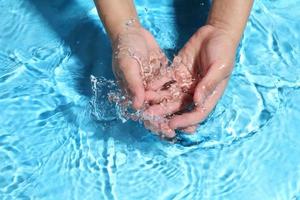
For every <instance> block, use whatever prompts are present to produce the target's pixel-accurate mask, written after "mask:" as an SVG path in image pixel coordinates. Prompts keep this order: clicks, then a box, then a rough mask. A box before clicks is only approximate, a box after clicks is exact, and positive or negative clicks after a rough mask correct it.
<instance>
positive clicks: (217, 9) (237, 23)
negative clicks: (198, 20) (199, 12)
mask: <svg viewBox="0 0 300 200" xmlns="http://www.w3.org/2000/svg"><path fill="white" fill-rule="evenodd" d="M252 5H253V0H214V1H213V4H212V7H211V10H210V14H209V17H208V21H207V23H208V24H210V25H213V26H214V27H217V28H220V29H222V30H224V31H225V32H226V33H228V34H229V35H230V36H231V37H232V39H233V41H234V42H235V43H236V44H238V43H239V41H240V38H241V36H242V34H243V31H244V28H245V25H246V23H247V20H248V17H249V14H250V11H251V8H252Z"/></svg>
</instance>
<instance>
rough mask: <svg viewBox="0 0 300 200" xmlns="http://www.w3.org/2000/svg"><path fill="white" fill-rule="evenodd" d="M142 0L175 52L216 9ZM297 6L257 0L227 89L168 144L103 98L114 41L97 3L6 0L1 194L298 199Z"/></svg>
mask: <svg viewBox="0 0 300 200" xmlns="http://www.w3.org/2000/svg"><path fill="white" fill-rule="evenodd" d="M136 5H137V9H138V11H139V16H140V19H141V22H142V23H143V24H144V26H145V27H146V28H147V29H148V30H150V31H151V32H152V34H153V35H154V36H155V37H156V39H157V41H158V43H159V44H160V45H161V47H162V48H163V49H164V51H165V52H166V53H167V54H168V56H169V57H170V58H171V57H172V56H173V55H174V54H175V53H176V52H177V51H178V50H179V49H180V48H181V47H182V46H183V44H184V43H185V41H186V40H187V39H188V38H189V37H190V36H191V35H192V33H193V32H194V31H195V30H196V29H197V27H199V26H200V25H203V23H204V22H205V19H206V16H207V13H208V9H209V1H205V0H202V1H201V0H200V1H199V0H190V1H184V0H166V1H155V0H138V1H136ZM299 5H300V0H294V1H291V0H288V1H287V0H272V1H271V0H261V1H256V2H255V5H254V8H253V10H252V13H251V16H250V19H249V22H248V24H247V28H246V31H245V34H244V37H243V39H242V40H241V43H240V46H239V50H238V53H237V58H236V65H235V69H234V71H233V74H232V77H231V80H230V84H229V86H228V88H227V90H226V92H225V94H224V96H223V98H222V99H221V101H220V102H219V104H218V105H217V107H216V108H215V110H214V111H213V113H212V114H211V115H210V116H209V118H208V119H207V120H206V121H205V122H203V123H202V124H201V126H199V128H198V130H197V134H196V135H193V136H186V135H183V134H180V133H179V134H178V138H177V142H175V143H170V142H167V141H162V140H160V139H159V138H158V137H156V136H155V135H153V134H151V133H150V132H149V131H147V130H146V129H144V128H143V126H142V125H141V124H139V123H136V122H132V121H126V120H125V119H123V118H122V116H121V115H120V110H119V108H118V106H116V105H113V104H111V103H110V102H109V101H108V100H107V93H108V92H110V91H114V90H116V86H115V83H114V78H113V74H112V71H111V48H110V44H109V41H108V39H107V36H106V33H105V31H104V29H103V26H102V25H101V23H100V21H99V19H98V16H97V13H96V10H95V8H94V5H93V2H92V1H84V0H75V1H69V0H53V1H40V0H9V1H5V0H0V8H1V12H0V19H1V20H0V108H1V115H0V199H3V200H6V199H7V200H10V199H22V200H23V199H47V200H51V199H53V200H59V199H63V200H65V199H80V200H82V199H84V200H94V199H101V200H102V199H107V200H110V199H121V200H126V199H128V200H135V199H137V200H142V199H151V200H152V199H163V200H169V199H176V200H179V199H180V200H181V199H187V200H190V199H191V200H194V199H195V200H198V199H199V200H215V199H216V200H219V199H222V200H225V199H230V200H231V199H233V200H235V199H245V200H246V199H247V200H248V199H249V200H250V199H251V200H252V199H253V200H260V199H263V200H274V199H278V200H299V199H300V156H299V155H300V124H299V121H300V104H299V102H300V42H299V41H300V34H299V30H300V21H299V18H300V12H299ZM91 77H92V81H91Z"/></svg>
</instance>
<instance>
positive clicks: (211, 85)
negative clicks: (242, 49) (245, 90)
mask: <svg viewBox="0 0 300 200" xmlns="http://www.w3.org/2000/svg"><path fill="white" fill-rule="evenodd" d="M230 72H231V71H230V70H228V67H226V66H225V65H223V64H218V63H217V64H213V65H212V66H211V67H210V68H209V70H208V72H207V73H206V75H205V76H204V78H203V79H202V80H201V81H200V82H199V83H198V85H197V86H196V88H195V93H194V102H195V103H196V104H198V105H199V106H203V105H204V103H205V101H206V99H207V98H208V97H209V96H211V95H212V94H214V92H215V91H216V88H217V87H218V85H219V84H220V83H221V82H223V81H224V80H226V79H228V77H229V76H230Z"/></svg>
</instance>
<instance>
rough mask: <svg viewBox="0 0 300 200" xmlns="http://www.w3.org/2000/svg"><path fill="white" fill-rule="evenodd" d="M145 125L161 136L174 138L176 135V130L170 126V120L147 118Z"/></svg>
mask: <svg viewBox="0 0 300 200" xmlns="http://www.w3.org/2000/svg"><path fill="white" fill-rule="evenodd" d="M144 126H145V127H146V128H147V129H149V130H150V131H152V132H154V133H156V134H159V135H160V136H161V137H167V138H173V137H175V136H176V133H175V131H174V130H172V129H171V128H170V127H169V125H168V122H157V121H150V120H145V121H144Z"/></svg>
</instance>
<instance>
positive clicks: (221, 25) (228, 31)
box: [207, 19, 242, 46]
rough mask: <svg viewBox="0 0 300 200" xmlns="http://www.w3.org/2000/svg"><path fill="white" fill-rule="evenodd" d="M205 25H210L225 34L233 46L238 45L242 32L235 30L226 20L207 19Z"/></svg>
mask: <svg viewBox="0 0 300 200" xmlns="http://www.w3.org/2000/svg"><path fill="white" fill-rule="evenodd" d="M207 26H210V27H212V28H213V29H215V30H218V31H220V32H222V33H223V34H225V35H227V36H228V38H229V39H230V40H231V41H232V43H233V44H234V45H235V46H238V44H239V42H240V39H241V36H242V32H241V31H239V30H237V29H236V28H235V27H233V26H231V25H230V24H228V23H226V22H222V21H220V20H215V19H209V20H208V22H207Z"/></svg>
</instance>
